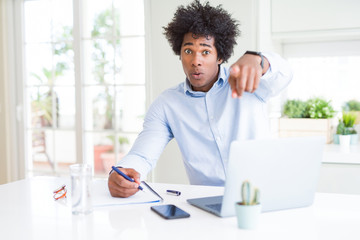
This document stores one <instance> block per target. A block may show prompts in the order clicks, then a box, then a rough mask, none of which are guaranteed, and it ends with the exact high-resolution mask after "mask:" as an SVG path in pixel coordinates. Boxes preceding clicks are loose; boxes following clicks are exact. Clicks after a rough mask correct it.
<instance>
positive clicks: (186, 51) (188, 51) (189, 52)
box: [184, 49, 192, 54]
mask: <svg viewBox="0 0 360 240" xmlns="http://www.w3.org/2000/svg"><path fill="white" fill-rule="evenodd" d="M184 52H185V53H186V54H191V53H192V51H191V50H190V49H185V51H184Z"/></svg>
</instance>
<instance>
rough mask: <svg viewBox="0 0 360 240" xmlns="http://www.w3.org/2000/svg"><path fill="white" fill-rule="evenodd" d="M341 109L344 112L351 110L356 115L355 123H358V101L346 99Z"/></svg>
mask: <svg viewBox="0 0 360 240" xmlns="http://www.w3.org/2000/svg"><path fill="white" fill-rule="evenodd" d="M343 110H344V111H346V112H353V113H354V114H355V115H356V121H355V124H360V101H357V100H355V99H353V100H349V101H347V102H346V103H345V105H344V107H343Z"/></svg>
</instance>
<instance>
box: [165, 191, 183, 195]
mask: <svg viewBox="0 0 360 240" xmlns="http://www.w3.org/2000/svg"><path fill="white" fill-rule="evenodd" d="M166 193H167V194H170V195H175V196H180V194H181V192H179V191H175V190H166Z"/></svg>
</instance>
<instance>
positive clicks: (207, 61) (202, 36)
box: [108, 0, 292, 197]
mask: <svg viewBox="0 0 360 240" xmlns="http://www.w3.org/2000/svg"><path fill="white" fill-rule="evenodd" d="M237 27H238V24H237V23H236V21H235V20H233V19H232V18H231V16H230V15H229V14H228V13H227V12H226V11H225V10H223V9H222V8H221V6H218V7H212V6H210V5H209V3H208V2H207V3H204V4H203V5H202V4H201V3H200V2H199V1H197V0H196V1H194V2H192V3H191V4H190V5H188V6H186V7H184V6H180V7H179V8H178V9H177V11H176V13H175V15H174V18H173V19H172V22H170V23H169V24H168V26H167V27H165V28H164V29H165V36H166V38H167V39H168V41H169V43H170V45H171V47H172V49H173V51H174V52H175V54H177V55H179V56H180V59H181V63H182V66H183V69H184V73H185V76H186V80H185V82H183V83H181V84H179V85H178V86H176V87H174V88H170V89H168V90H166V91H164V92H163V93H162V94H161V95H160V96H159V97H158V98H157V99H156V100H155V101H154V102H153V103H152V105H151V106H150V108H149V110H148V112H147V114H146V117H145V120H144V128H143V131H142V132H141V133H140V134H139V136H138V138H137V139H136V141H135V143H134V145H133V147H132V149H131V150H130V152H129V154H128V155H127V156H125V157H124V158H123V159H122V160H121V161H120V162H119V163H118V167H122V168H121V171H122V172H123V173H125V174H127V175H128V176H129V177H131V178H133V179H134V180H135V182H130V181H127V180H126V179H124V178H123V177H121V176H120V175H118V174H117V173H116V172H112V173H111V174H110V176H109V180H108V186H109V190H110V193H111V195H112V196H114V197H128V196H131V195H133V194H135V193H136V192H137V191H138V186H139V184H140V177H141V178H145V177H146V175H147V173H148V172H149V171H150V170H151V169H152V168H153V167H154V166H155V165H156V161H157V160H158V158H159V156H160V154H161V153H162V151H163V149H164V148H165V146H166V144H167V143H168V142H169V141H170V140H171V139H172V138H176V140H177V143H178V145H179V148H180V150H181V153H182V156H183V160H184V165H185V168H186V172H187V175H188V177H189V179H190V183H191V184H202V185H218V186H221V185H224V181H225V173H226V165H227V161H228V154H229V148H230V143H231V142H232V141H233V140H240V139H254V138H262V137H266V136H267V134H268V132H269V131H268V121H267V117H266V113H267V108H266V101H267V100H268V99H269V98H270V97H272V96H274V95H276V94H278V93H279V92H280V91H281V90H282V89H284V88H285V87H286V86H287V84H288V83H289V82H290V80H291V78H292V73H291V70H290V69H289V67H288V64H287V63H286V62H285V61H284V60H283V59H282V58H280V57H279V56H278V55H276V54H273V53H264V54H263V55H262V54H261V53H256V52H247V53H245V54H244V55H243V56H242V57H241V58H240V59H239V60H238V61H237V62H236V63H234V64H233V65H232V66H231V68H230V69H229V68H226V67H224V66H223V65H221V64H222V63H224V62H226V61H227V60H228V59H229V57H230V56H231V54H232V52H233V47H234V45H235V44H236V37H237V36H238V35H239V31H238V29H237ZM171 77H174V76H171Z"/></svg>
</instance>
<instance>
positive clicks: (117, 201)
mask: <svg viewBox="0 0 360 240" xmlns="http://www.w3.org/2000/svg"><path fill="white" fill-rule="evenodd" d="M141 186H142V187H143V188H144V191H138V192H137V193H136V194H135V195H133V196H131V197H128V198H115V197H112V196H111V195H110V192H109V189H108V185H107V180H95V181H94V182H93V199H92V200H93V206H94V207H95V208H96V207H107V206H112V205H125V204H141V203H154V202H160V201H161V199H160V198H159V197H158V196H156V195H155V194H154V193H152V191H151V190H150V189H148V188H147V187H146V185H144V184H141Z"/></svg>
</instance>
